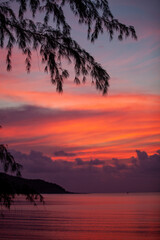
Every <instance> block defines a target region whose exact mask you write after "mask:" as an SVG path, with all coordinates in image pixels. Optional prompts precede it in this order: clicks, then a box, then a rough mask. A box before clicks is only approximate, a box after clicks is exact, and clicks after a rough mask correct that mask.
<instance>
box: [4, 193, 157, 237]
mask: <svg viewBox="0 0 160 240" xmlns="http://www.w3.org/2000/svg"><path fill="white" fill-rule="evenodd" d="M45 200H46V205H45V206H37V207H34V206H32V205H30V204H29V203H27V204H26V202H24V201H22V199H20V200H19V201H18V202H17V203H16V204H15V205H14V206H13V207H12V209H11V211H5V218H4V219H1V220H0V221H1V225H0V232H1V237H0V239H12V240H19V239H21V240H22V239H23V240H27V239H29V240H35V239H36V240H37V239H38V240H41V239H45V240H51V239H53V240H82V239H83V240H91V239H93V240H106V239H107V240H117V239H118V240H130V239H132V240H138V239H141V240H147V239H149V240H158V239H159V234H160V207H159V202H160V194H85V195H82V194H77V195H45Z"/></svg>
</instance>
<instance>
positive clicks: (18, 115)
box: [0, 105, 124, 126]
mask: <svg viewBox="0 0 160 240" xmlns="http://www.w3.org/2000/svg"><path fill="white" fill-rule="evenodd" d="M104 114H107V115H112V116H116V115H118V116H119V114H124V113H122V111H102V110H101V111H98V110H62V109H61V110H60V109H57V108H45V107H38V106H32V105H24V106H20V107H10V108H2V109H0V119H1V125H2V126H4V125H19V124H20V125H21V126H23V125H25V124H27V125H30V124H31V125H32V126H33V124H37V123H38V122H43V123H44V124H45V122H46V121H48V120H49V121H52V120H53V122H54V123H55V122H57V121H58V122H59V121H64V120H65V121H67V120H71V119H81V118H85V117H88V116H89V117H94V116H96V117H97V116H100V115H104Z"/></svg>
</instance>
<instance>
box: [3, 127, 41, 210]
mask: <svg viewBox="0 0 160 240" xmlns="http://www.w3.org/2000/svg"><path fill="white" fill-rule="evenodd" d="M0 128H1V126H0ZM0 162H1V163H2V165H3V169H4V172H8V171H10V172H12V173H15V174H16V176H18V177H21V169H22V165H21V164H19V163H17V162H16V161H15V160H14V157H13V156H12V154H11V153H10V152H9V151H8V149H7V146H6V145H4V144H0ZM16 195H24V196H25V198H26V200H29V201H30V202H32V203H34V204H35V205H36V203H37V200H39V201H40V202H43V203H44V198H43V196H42V195H41V194H39V193H37V192H36V190H33V189H30V188H28V187H27V186H24V187H23V189H20V190H17V189H15V188H14V187H13V186H12V184H11V183H8V182H5V181H1V182H0V205H1V206H2V207H3V206H4V207H6V208H8V209H9V208H10V206H11V204H12V203H13V201H14V198H15V196H16Z"/></svg>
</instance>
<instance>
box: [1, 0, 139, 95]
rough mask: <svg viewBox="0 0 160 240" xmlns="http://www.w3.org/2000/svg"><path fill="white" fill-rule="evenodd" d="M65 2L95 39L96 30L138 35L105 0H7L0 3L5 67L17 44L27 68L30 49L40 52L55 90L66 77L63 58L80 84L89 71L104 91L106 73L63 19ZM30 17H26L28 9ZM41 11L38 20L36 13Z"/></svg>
mask: <svg viewBox="0 0 160 240" xmlns="http://www.w3.org/2000/svg"><path fill="white" fill-rule="evenodd" d="M64 6H68V7H69V8H70V10H71V12H72V13H73V14H74V15H75V16H76V18H77V19H78V22H79V23H80V24H84V25H86V26H87V36H88V40H90V41H91V42H94V41H95V40H96V39H97V38H98V36H99V34H102V33H103V32H107V33H108V34H109V37H110V39H112V38H113V35H114V33H115V32H117V33H118V39H119V40H123V39H124V37H129V36H131V37H132V38H134V39H137V36H136V32H135V29H134V27H133V26H126V25H125V24H122V23H120V22H119V21H118V20H117V19H115V18H114V17H113V14H112V13H111V11H110V8H109V5H108V1H107V0H59V1H56V0H8V1H2V3H0V47H1V48H6V49H7V56H6V64H7V70H8V71H10V70H11V68H12V62H11V56H12V49H13V47H15V46H18V47H19V49H20V50H21V52H22V53H23V54H25V55H26V59H25V64H26V70H27V72H30V69H31V58H32V50H37V51H39V53H40V56H41V60H42V62H43V63H44V64H45V67H44V71H45V72H49V73H50V77H51V81H52V83H53V84H56V89H57V91H58V92H62V90H63V81H64V79H66V78H68V77H69V72H68V70H67V69H65V68H63V63H62V60H63V59H66V60H67V61H68V62H69V63H72V64H73V66H74V69H75V78H74V81H75V83H76V84H79V83H80V82H81V81H80V76H82V79H83V80H82V81H83V82H85V81H86V77H87V76H88V75H90V77H91V81H92V83H94V84H95V85H96V88H97V89H98V90H100V91H102V92H103V94H105V93H106V92H107V88H108V86H109V84H108V80H109V75H108V73H107V72H106V70H104V69H103V68H102V67H101V65H100V64H99V63H97V62H96V61H95V59H94V58H93V57H92V56H91V55H90V54H89V53H88V52H87V51H85V50H84V49H83V48H81V46H80V45H79V44H78V43H77V42H76V41H75V40H73V39H72V37H71V27H70V25H69V23H68V22H67V21H66V18H65V14H64ZM29 10H30V11H31V13H32V17H31V18H27V14H26V13H27V11H29ZM40 14H42V16H43V19H42V21H41V22H36V16H38V17H39V16H40Z"/></svg>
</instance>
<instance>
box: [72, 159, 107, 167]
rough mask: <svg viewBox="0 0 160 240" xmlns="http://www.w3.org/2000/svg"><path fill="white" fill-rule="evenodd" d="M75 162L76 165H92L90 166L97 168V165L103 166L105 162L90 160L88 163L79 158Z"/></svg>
mask: <svg viewBox="0 0 160 240" xmlns="http://www.w3.org/2000/svg"><path fill="white" fill-rule="evenodd" d="M75 162H76V164H77V165H79V166H82V165H92V166H94V165H95V166H98V165H103V164H105V161H102V160H99V159H93V160H92V159H91V160H90V161H83V160H82V159H81V158H76V159H75Z"/></svg>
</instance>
